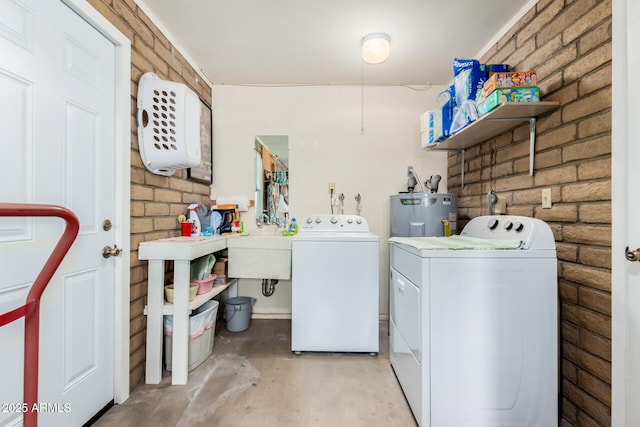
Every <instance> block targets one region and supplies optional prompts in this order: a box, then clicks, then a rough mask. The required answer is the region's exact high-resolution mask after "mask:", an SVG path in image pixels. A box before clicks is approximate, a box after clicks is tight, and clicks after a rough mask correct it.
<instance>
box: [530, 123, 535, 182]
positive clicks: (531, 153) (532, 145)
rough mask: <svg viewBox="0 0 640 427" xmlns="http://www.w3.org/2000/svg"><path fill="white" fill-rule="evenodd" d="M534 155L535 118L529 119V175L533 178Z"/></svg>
mask: <svg viewBox="0 0 640 427" xmlns="http://www.w3.org/2000/svg"><path fill="white" fill-rule="evenodd" d="M535 154H536V118H535V117H531V118H530V119H529V175H530V176H533V157H534V156H535Z"/></svg>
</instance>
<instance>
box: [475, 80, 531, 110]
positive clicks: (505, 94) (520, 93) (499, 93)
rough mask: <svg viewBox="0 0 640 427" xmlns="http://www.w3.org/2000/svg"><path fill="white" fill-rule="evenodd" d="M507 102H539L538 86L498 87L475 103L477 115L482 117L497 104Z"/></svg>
mask: <svg viewBox="0 0 640 427" xmlns="http://www.w3.org/2000/svg"><path fill="white" fill-rule="evenodd" d="M508 102H540V89H539V88H538V87H504V88H498V89H496V90H494V91H493V92H491V93H490V94H489V95H487V97H486V98H485V99H484V100H482V102H480V103H479V104H478V105H477V107H478V116H479V117H482V116H484V115H485V114H487V113H488V112H489V111H491V110H493V109H494V108H496V107H497V106H498V105H502V104H506V103H508Z"/></svg>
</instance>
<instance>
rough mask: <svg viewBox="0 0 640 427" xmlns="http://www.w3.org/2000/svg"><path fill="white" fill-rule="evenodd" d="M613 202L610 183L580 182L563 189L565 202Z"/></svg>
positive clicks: (565, 186)
mask: <svg viewBox="0 0 640 427" xmlns="http://www.w3.org/2000/svg"><path fill="white" fill-rule="evenodd" d="M597 200H606V201H608V200H611V182H610V181H592V182H580V183H577V184H567V185H564V186H563V187H562V201H563V202H587V201H597Z"/></svg>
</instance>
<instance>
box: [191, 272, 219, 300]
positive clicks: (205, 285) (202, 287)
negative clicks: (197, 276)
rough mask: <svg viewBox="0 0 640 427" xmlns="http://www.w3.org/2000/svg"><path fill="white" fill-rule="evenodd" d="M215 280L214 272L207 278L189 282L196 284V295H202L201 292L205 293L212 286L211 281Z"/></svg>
mask: <svg viewBox="0 0 640 427" xmlns="http://www.w3.org/2000/svg"><path fill="white" fill-rule="evenodd" d="M215 280H216V275H215V274H214V275H212V276H211V277H209V278H208V279H202V280H191V283H195V284H197V285H198V290H197V291H196V293H197V294H198V295H202V294H206V293H207V292H209V291H210V290H211V289H212V288H213V283H214V282H215Z"/></svg>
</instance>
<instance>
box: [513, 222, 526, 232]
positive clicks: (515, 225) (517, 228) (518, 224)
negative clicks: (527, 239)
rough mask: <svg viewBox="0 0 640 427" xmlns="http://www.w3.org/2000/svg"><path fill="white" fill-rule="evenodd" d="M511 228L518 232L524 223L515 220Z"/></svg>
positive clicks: (522, 228)
mask: <svg viewBox="0 0 640 427" xmlns="http://www.w3.org/2000/svg"><path fill="white" fill-rule="evenodd" d="M513 229H514V230H515V231H516V233H520V232H521V231H522V230H524V225H523V224H522V223H521V222H516V223H515V224H513Z"/></svg>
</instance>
